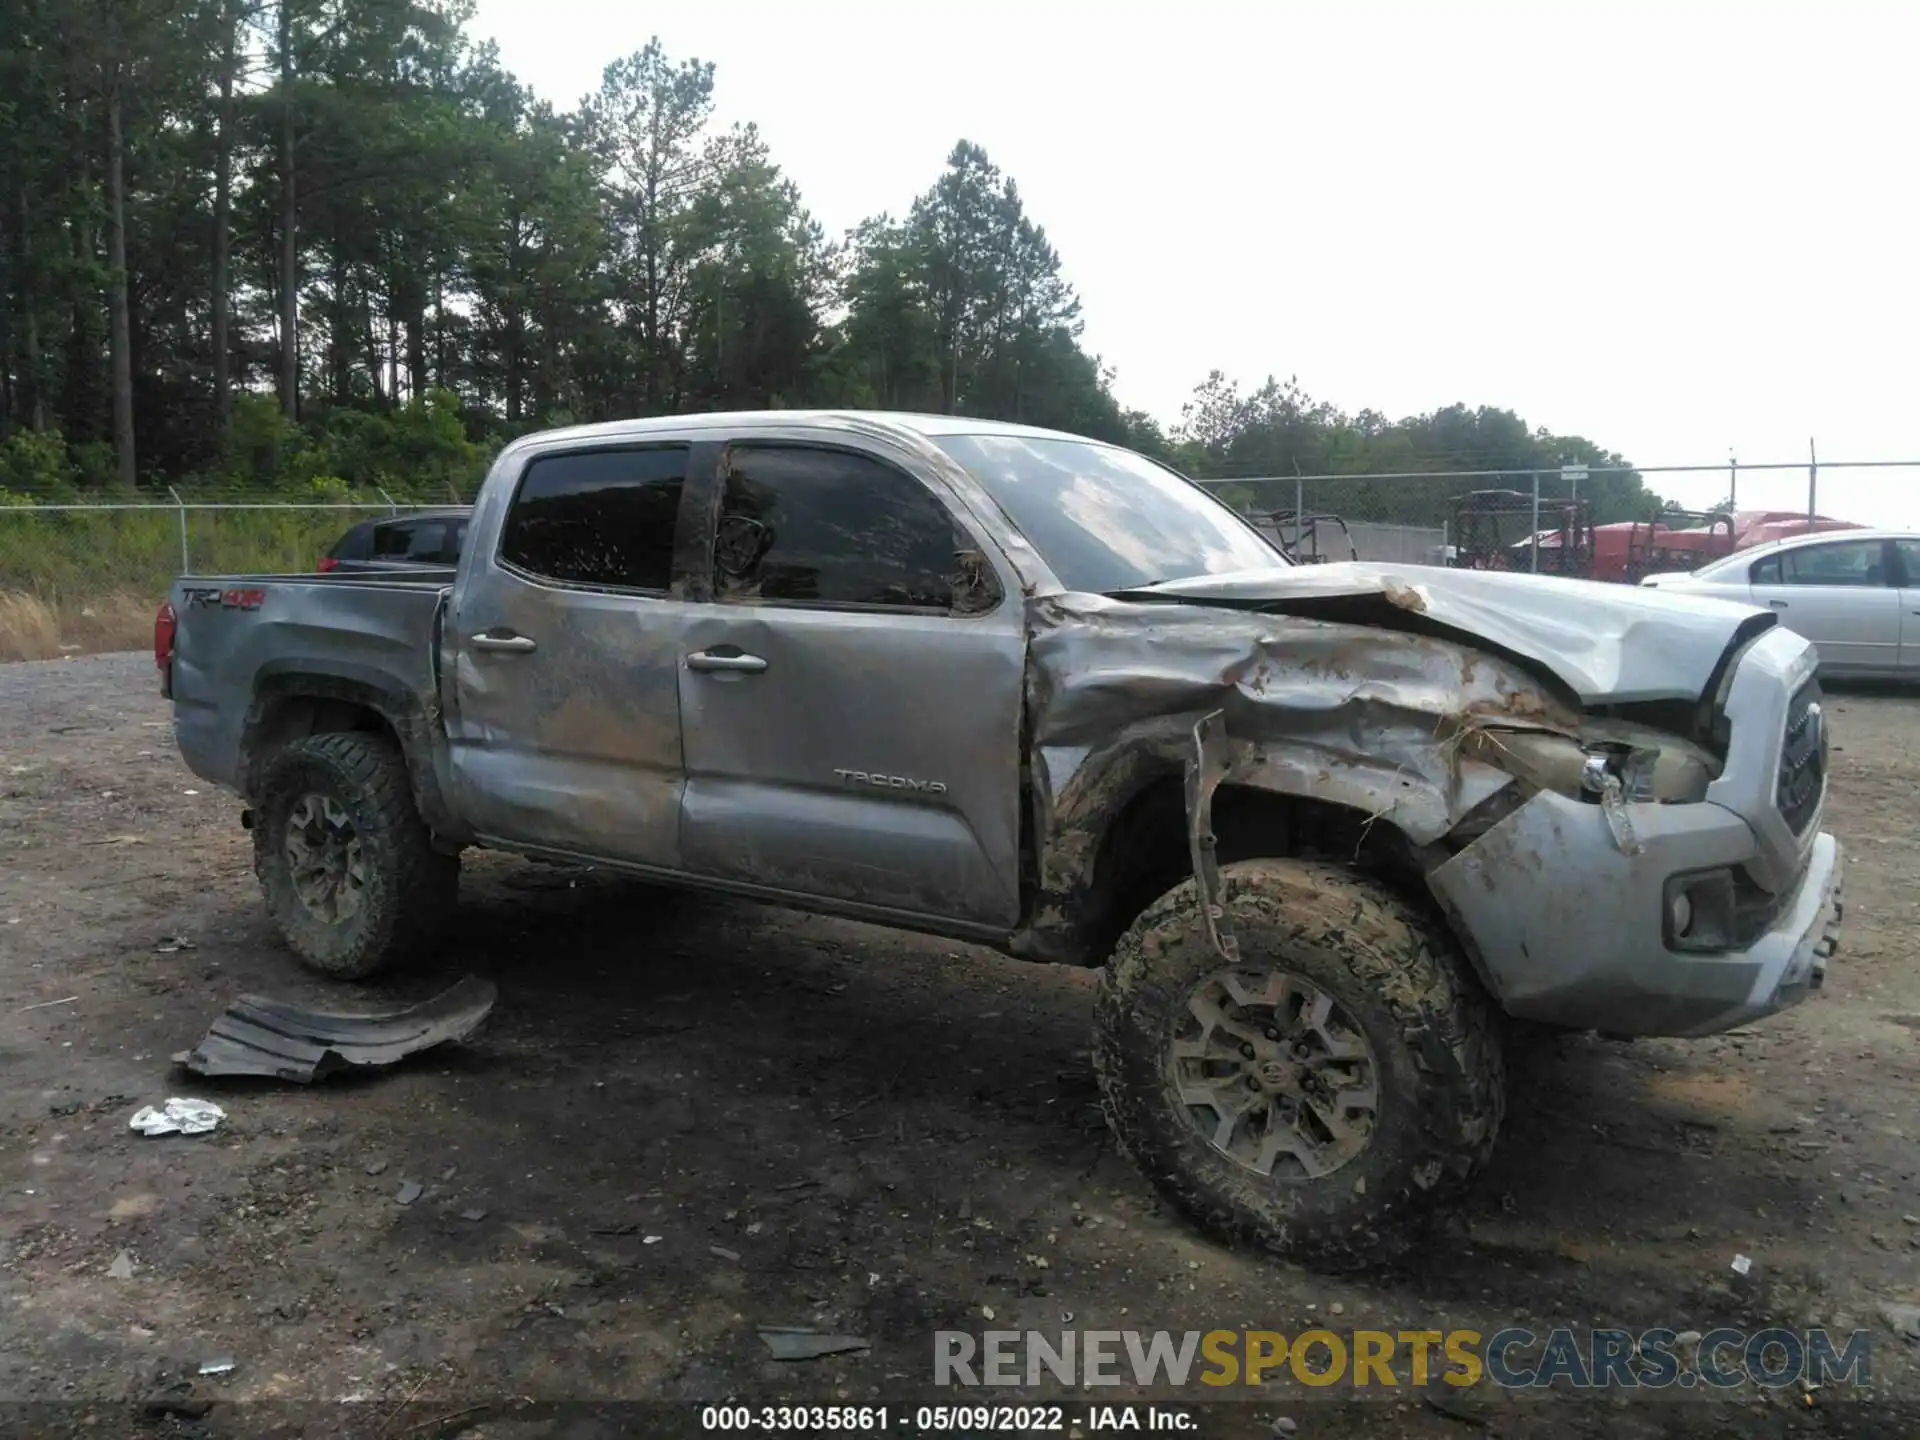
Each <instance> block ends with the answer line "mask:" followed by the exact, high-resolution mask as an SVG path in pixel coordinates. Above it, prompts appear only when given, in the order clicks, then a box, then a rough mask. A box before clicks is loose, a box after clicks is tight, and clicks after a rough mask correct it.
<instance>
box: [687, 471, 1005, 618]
mask: <svg viewBox="0 0 1920 1440" xmlns="http://www.w3.org/2000/svg"><path fill="white" fill-rule="evenodd" d="M724 468H725V470H726V477H727V479H726V492H725V497H724V500H723V502H722V505H721V514H720V523H719V529H718V533H717V534H716V535H715V537H714V557H713V559H714V593H715V595H716V596H717V597H718V598H719V599H722V600H784V601H790V602H797V603H801V604H808V603H811V604H817V605H883V606H888V607H893V608H911V609H932V610H952V609H954V608H955V588H956V582H957V583H958V585H959V587H960V588H961V590H962V592H963V598H964V599H965V600H966V602H967V603H966V604H965V605H963V606H962V608H966V609H978V608H982V606H981V604H980V601H981V600H982V599H984V598H985V597H984V596H983V595H982V594H981V593H980V592H981V590H982V588H983V587H988V586H991V572H990V571H988V570H987V569H986V568H985V565H984V561H983V560H982V559H981V557H979V556H978V554H977V552H975V551H973V549H972V542H971V541H970V540H968V538H967V537H966V535H965V534H964V532H962V531H961V530H959V528H958V527H957V526H956V525H955V524H954V521H953V518H952V516H950V515H949V514H948V513H947V510H946V507H945V506H943V505H942V504H941V503H940V502H939V500H937V499H936V498H934V496H933V494H932V493H931V492H930V491H929V490H928V489H927V488H926V486H924V485H922V484H921V483H920V482H919V481H918V480H915V479H914V478H913V477H912V476H910V475H908V474H906V473H905V472H904V471H901V470H897V469H895V468H894V467H893V466H891V465H887V464H885V463H883V462H881V461H879V460H875V459H873V458H871V457H870V456H866V455H858V454H854V453H852V452H850V451H845V450H829V449H821V448H816V447H811V446H801V445H735V446H733V447H732V448H731V449H730V450H729V451H728V452H727V463H726V465H725V467H724ZM967 557H971V558H970V559H968V558H967ZM962 572H965V573H962ZM988 603H989V604H990V601H988Z"/></svg>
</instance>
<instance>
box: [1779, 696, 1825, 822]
mask: <svg viewBox="0 0 1920 1440" xmlns="http://www.w3.org/2000/svg"><path fill="white" fill-rule="evenodd" d="M1827 738H1828V737H1827V717H1826V713H1825V711H1824V710H1823V709H1822V708H1821V704H1820V686H1819V685H1818V684H1817V683H1815V682H1814V681H1812V680H1809V681H1808V682H1807V683H1806V684H1805V685H1803V686H1802V687H1801V688H1800V690H1799V691H1798V692H1797V693H1796V694H1795V695H1794V697H1793V700H1792V702H1791V703H1790V704H1789V705H1788V706H1787V728H1786V733H1785V734H1784V735H1783V736H1782V737H1781V741H1780V775H1779V779H1778V781H1777V782H1776V784H1775V786H1774V804H1775V805H1776V806H1778V807H1779V810H1780V818H1781V819H1783V820H1785V821H1786V822H1787V824H1788V826H1789V827H1790V828H1791V829H1792V830H1793V833H1794V834H1796V835H1803V834H1805V833H1806V829H1807V826H1809V825H1811V824H1812V823H1813V817H1814V816H1816V815H1818V814H1819V813H1820V801H1821V797H1823V796H1824V795H1825V794H1826V792H1827Z"/></svg>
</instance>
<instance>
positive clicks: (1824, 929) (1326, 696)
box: [155, 412, 1841, 1268]
mask: <svg viewBox="0 0 1920 1440" xmlns="http://www.w3.org/2000/svg"><path fill="white" fill-rule="evenodd" d="M155 655H156V659H157V662H158V664H159V667H160V670H161V676H162V684H163V687H164V689H165V691H166V693H167V694H168V695H169V696H170V697H171V699H172V702H173V714H174V728H175V734H176V737H177V740H178V744H179V747H180V750H181V753H182V754H183V756H184V757H185V759H186V762H187V764H188V765H189V766H190V767H191V768H192V770H193V771H194V772H195V773H196V774H198V775H200V776H202V777H204V778H205V779H207V780H209V781H213V782H216V783H218V784H220V785H223V786H226V787H229V788H230V789H231V790H233V791H235V792H237V794H238V795H239V797H241V799H242V802H243V805H244V809H243V811H242V821H243V823H245V824H247V825H248V826H250V828H251V830H252V839H253V846H254V865H255V869H256V871H257V874H258V876H259V881H260V884H261V887H262V889H263V891H264V894H265V899H266V904H267V907H268V909H269V910H270V911H271V914H272V917H273V919H274V921H275V923H276V924H277V927H278V929H279V931H280V933H281V934H282V935H283V936H284V938H285V941H286V944H287V945H288V947H289V948H290V949H291V950H292V951H293V952H294V953H295V954H296V955H298V956H299V957H300V958H301V959H302V960H303V961H304V962H305V963H306V964H308V965H309V966H311V967H313V968H314V969H316V970H318V971H321V972H323V973H325V974H328V975H331V976H338V977H343V978H354V977H363V976H367V975H370V974H372V973H373V972H375V971H376V970H379V969H380V968H382V967H384V966H386V965H388V964H389V963H390V962H392V961H394V960H396V959H397V958H399V957H401V956H402V955H404V954H405V953H406V952H408V951H409V950H411V949H413V948H415V947H416V946H419V945H421V944H422V943H425V942H431V941H432V940H433V938H434V936H435V934H436V931H438V930H439V929H440V928H441V926H442V923H443V921H444V919H445V917H446V916H447V914H448V910H449V907H450V906H452V905H453V904H454V903H455V897H456V891H457V887H458V877H459V869H460V856H461V854H462V852H463V851H464V850H466V849H468V848H472V847H484V848H490V849H496V850H502V851H510V852H515V853H518V854H520V855H524V856H530V857H535V858H540V859H547V860H557V861H562V862H591V863H593V864H596V865H603V866H610V867H617V868H619V869H623V870H625V871H629V872H631V873H632V874H634V875H636V876H644V877H648V878H650V879H654V880H660V881H666V882H669V883H674V884H680V885H686V886H694V887H700V888H704V889H707V890H712V891H719V892H725V893H731V894H736V895H743V896H750V897H753V898H756V899H760V900H769V901H776V902H781V903H785V904H789V905H793V906H797V907H802V908H805V909H809V910H814V911H820V912H829V913H833V914H839V915H845V916H851V917H856V918H859V919H862V920H867V921H877V922H880V923H882V924H887V925H893V926H898V927H902V928H906V929H911V930H917V931H923V932H928V933H934V934H940V935H945V936H951V937H955V938H959V939H965V940H970V941H976V942H979V943H981V944H984V945H988V946H991V947H993V948H995V949H998V950H1000V951H1002V952H1004V953H1006V954H1008V955H1012V956H1016V957H1019V958H1021V959H1026V960H1034V961H1043V962H1051V963H1060V964H1070V965H1085V966H1099V967H1102V975H1101V981H1100V986H1099V991H1098V998H1097V1002H1096V1005H1095V1035H1094V1047H1093V1055H1094V1062H1095V1066H1096V1069H1097V1071H1098V1077H1099V1084H1100V1088H1101V1093H1102V1097H1103V1104H1104V1108H1105V1111H1106V1114H1107V1117H1108V1119H1109V1121H1110V1123H1111V1125H1112V1127H1113V1130H1114V1132H1115V1134H1116V1135H1117V1137H1118V1139H1119V1141H1120V1143H1121V1145H1122V1146H1123V1147H1124V1149H1125V1150H1126V1152H1127V1153H1128V1154H1129V1155H1131V1156H1132V1157H1133V1159H1134V1160H1135V1161H1136V1162H1137V1163H1138V1164H1139V1165H1140V1167H1141V1169H1142V1170H1143V1171H1144V1172H1145V1173H1146V1175H1147V1176H1148V1177H1150V1179H1151V1180H1152V1181H1153V1183H1154V1184H1156V1185H1157V1186H1159V1187H1160V1188H1161V1190H1163V1191H1164V1192H1165V1193H1166V1194H1167V1195H1168V1196H1169V1197H1170V1198H1171V1199H1172V1200H1173V1201H1175V1202H1176V1203H1177V1204H1178V1205H1179V1206H1181V1207H1182V1208H1183V1209H1184V1210H1185V1211H1186V1212H1187V1213H1188V1214H1190V1215H1191V1216H1193V1217H1194V1218H1195V1219H1196V1220H1197V1221H1198V1222H1200V1223H1201V1224H1203V1225H1205V1226H1207V1227H1208V1228H1210V1229H1211V1230H1213V1231H1214V1232H1215V1233H1216V1234H1219V1235H1222V1236H1224V1237H1227V1238H1230V1239H1237V1240H1240V1241H1243V1242H1249V1243H1252V1244H1255V1245H1258V1246H1260V1247H1264V1248H1266V1249H1268V1250H1270V1251H1273V1252H1277V1253H1279V1254H1282V1255H1285V1256H1288V1257H1290V1258H1293V1259H1296V1260H1298V1261H1301V1262H1303V1263H1306V1264H1309V1265H1314V1266H1320V1267H1326V1268H1343V1267H1349V1266H1354V1265H1365V1264H1369V1263H1373V1262H1375V1261H1377V1260H1379V1259H1381V1258H1383V1257H1386V1256H1389V1255H1391V1254H1393V1253H1395V1252H1396V1251H1397V1250H1398V1249H1399V1248H1400V1247H1402V1246H1404V1245H1405V1243H1406V1241H1407V1239H1408V1237H1409V1236H1410V1235H1413V1234H1415V1233H1417V1222H1419V1221H1420V1220H1421V1219H1422V1218H1423V1217H1424V1216H1426V1215H1428V1214H1429V1213H1431V1212H1432V1211H1433V1210H1434V1209H1435V1207H1436V1204H1437V1203H1438V1202H1440V1201H1442V1200H1444V1199H1445V1198H1446V1197H1447V1196H1449V1195H1450V1194H1453V1193H1455V1192H1457V1191H1458V1190H1459V1189H1460V1188H1461V1187H1462V1186H1463V1185H1464V1184H1465V1183H1466V1182H1467V1181H1468V1180H1469V1178H1470V1177H1471V1176H1472V1175H1473V1174H1474V1173H1475V1171H1476V1169H1477V1168H1478V1167H1479V1166H1480V1165H1481V1163H1482V1162H1483V1161H1484V1160H1485V1159H1486V1157H1487V1155H1488V1154H1489V1152H1490V1151H1491V1149H1492V1147H1493V1145H1494V1140H1495V1136H1496V1134H1497V1132H1498V1130H1499V1128H1500V1122H1501V1114H1502V1109H1503V1106H1504V1104H1505V1097H1504V1091H1503V1074H1502V1063H1501V1044H1502V1036H1503V1033H1505V1032H1506V1030H1507V1029H1508V1025H1509V1022H1527V1023H1530V1024H1532V1025H1536V1026H1549V1027H1559V1028H1563V1029H1576V1030H1597V1031H1601V1032H1606V1033H1610V1034H1613V1035H1621V1036H1637V1035H1667V1036H1696V1035H1706V1034H1711V1033H1714V1032H1717V1031H1723V1030H1726V1029H1729V1028H1731V1027H1734V1026H1738V1025H1745V1024H1747V1023H1749V1022H1751V1021H1753V1020H1755V1019H1757V1018H1759V1017H1762V1016H1765V1015H1768V1014H1770V1013H1772V1012H1775V1011H1778V1010H1780V1009H1782V1008H1784V1007H1786V1006H1789V1005H1792V1004H1795V1003H1796V1002H1798V1001H1800V1000H1802V999H1803V998H1804V997H1805V996H1806V995H1807V993H1808V992H1809V991H1810V990H1811V989H1814V988H1817V987H1818V986H1819V985H1820V984H1821V982H1822V980H1823V979H1824V977H1825V974H1826V969H1827V964H1828V960H1829V957H1830V956H1831V954H1832V952H1833V948H1834V945H1835V943H1836V939H1837V934H1838V928H1839V921H1840V914H1841V884H1840V881H1841V852H1840V848H1839V846H1838V845H1837V844H1836V843H1835V841H1834V839H1833V837H1832V836H1831V835H1829V834H1827V833H1825V832H1824V831H1823V830H1822V829H1821V815H1822V809H1823V806H1824V803H1825V798H1826V789H1827V778H1826V770H1827V756H1828V743H1827V729H1826V723H1825V718H1824V714H1823V711H1822V708H1821V701H1820V696H1819V691H1818V688H1817V687H1816V685H1815V682H1814V678H1813V673H1814V664H1815V656H1814V651H1813V649H1812V647H1811V646H1809V645H1808V643H1807V642H1806V641H1805V640H1803V639H1801V638H1799V637H1798V636H1796V635H1794V634H1792V633H1790V632H1789V631H1787V630H1785V629H1783V628H1782V627H1780V626H1779V625H1778V624H1776V623H1775V617H1774V616H1773V615H1772V614H1770V613H1768V612H1767V611H1764V610H1758V609H1754V608H1752V607H1748V606H1743V605H1736V604H1731V603H1727V602H1722V601H1716V600H1707V599H1701V598H1696V597H1689V596H1680V595H1668V594H1665V593H1663V592H1660V591H1658V590H1639V589H1626V588H1622V587H1616V586H1603V585H1598V584H1591V583H1587V582H1583V581H1573V580H1561V579H1554V578H1545V577H1539V576H1531V575H1521V574H1509V573H1494V572H1481V571H1473V570H1458V569H1442V568H1432V567H1420V566H1383V565H1369V564H1365V563H1357V562H1346V563H1334V564H1323V565H1312V566H1304V565H1303V566H1292V565H1289V564H1287V563H1286V561H1285V557H1284V556H1282V555H1281V554H1279V553H1278V552H1277V551H1276V550H1275V548H1274V547H1273V545H1272V544H1270V543H1269V542H1268V541H1267V540H1266V539H1265V538H1263V536H1262V535H1261V534H1260V533H1259V532H1258V531H1257V530H1255V529H1254V528H1253V527H1252V526H1251V525H1250V524H1249V523H1248V522H1246V521H1245V520H1243V519H1242V518H1241V517H1240V516H1239V515H1238V514H1237V513H1235V512H1234V511H1233V510H1232V509H1230V508H1229V507H1228V506H1226V505H1225V504H1223V503H1221V502H1219V501H1218V500H1216V499H1215V498H1213V497H1212V496H1211V495H1209V494H1208V493H1206V492H1205V491H1204V490H1202V489H1201V488H1200V487H1198V486H1196V485H1195V484H1193V483H1192V482H1190V481H1188V480H1186V479H1184V478H1182V477H1181V476H1179V475H1177V474H1175V473H1174V472H1173V471H1171V470H1169V469H1167V468H1165V467H1163V466H1161V465H1159V464H1157V463H1155V462H1153V461H1151V460H1149V459H1146V458H1144V457H1142V456H1140V455H1137V454H1134V453H1132V452H1130V451H1127V450H1124V449H1120V448H1116V447H1114V446H1111V445H1107V444H1102V443H1098V442H1095V441H1091V440H1087V439H1082V438H1079V437H1075V436H1071V435H1065V434H1058V433H1053V432H1048V431H1042V430H1035V429H1030V428H1025V427H1021V426H1016V425H1008V424H1000V423H996V422H992V421H986V420H976V419H969V418H965V417H957V416H912V415H898V414H843V413H811V412H773V413H758V414H722V415H705V416H678V417H670V418H659V419H648V420H640V421H634V422H625V423H615V424H608V425H597V426H588V427H583V428H574V429H567V430H559V431H553V432H549V433H544V434H538V435H534V436H530V437H527V438H524V439H521V440H517V441H515V442H513V443H512V444H510V445H508V446H507V447H506V448H505V449H504V450H503V451H502V452H501V453H500V454H499V456H498V457H497V459H496V460H495V461H494V463H493V465H492V466H491V468H490V470H489V473H488V475H487V477H486V480H485V482H484V485H483V486H482V488H481V491H480V494H479V498H478V502H477V504H476V505H475V507H474V509H473V513H472V520H471V528H470V531H469V534H468V539H467V543H466V545H465V546H464V548H463V549H462V551H461V553H460V556H459V562H458V568H457V570H456V571H455V572H454V574H453V578H452V580H451V583H447V576H446V575H445V574H440V575H421V576H405V575H397V576H369V575H356V574H332V575H303V576H285V575H260V576H222V577H199V576H193V577H186V578H182V579H181V580H179V581H178V582H177V583H176V585H175V587H174V589H173V592H172V596H171V598H170V600H169V602H168V604H167V605H166V606H165V607H164V608H163V610H162V611H161V613H160V615H159V617H158V619H157V621H156V627H155Z"/></svg>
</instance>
